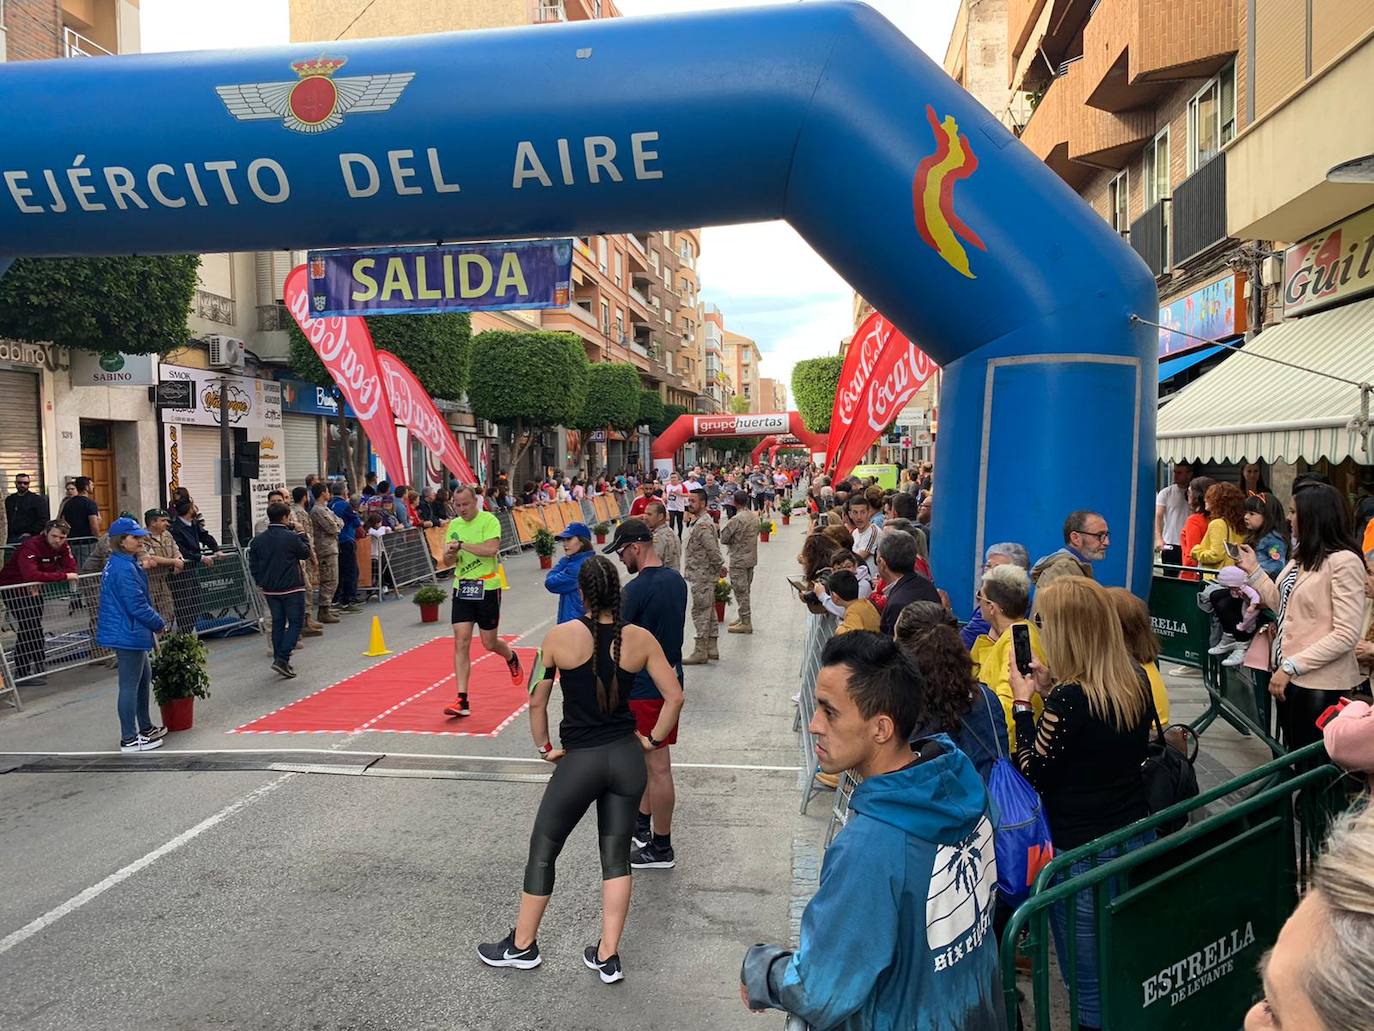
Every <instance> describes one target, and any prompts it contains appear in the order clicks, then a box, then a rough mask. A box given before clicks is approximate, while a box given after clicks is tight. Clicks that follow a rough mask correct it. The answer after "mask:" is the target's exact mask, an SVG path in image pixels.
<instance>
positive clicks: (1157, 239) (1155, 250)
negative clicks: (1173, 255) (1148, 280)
mask: <svg viewBox="0 0 1374 1031" xmlns="http://www.w3.org/2000/svg"><path fill="white" fill-rule="evenodd" d="M1131 246H1132V247H1134V248H1135V252H1136V253H1137V254H1139V255H1140V256H1141V257H1142V258H1144V259H1145V264H1146V265H1148V266H1149V268H1150V271H1151V272H1152V273H1154V275H1155V277H1156V278H1158V277H1159V276H1162V275H1164V273H1165V272H1168V271H1169V268H1170V265H1169V198H1168V197H1165V198H1164V199H1163V200H1161V201H1159V203H1157V204H1155V205H1154V207H1152V208H1149V209H1148V210H1147V211H1146V212H1145V213H1144V214H1143V215H1141V216H1140V217H1139V218H1138V219H1136V220H1135V221H1134V222H1132V223H1131Z"/></svg>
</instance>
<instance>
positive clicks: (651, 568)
mask: <svg viewBox="0 0 1374 1031" xmlns="http://www.w3.org/2000/svg"><path fill="white" fill-rule="evenodd" d="M603 550H604V551H605V553H606V554H608V555H609V554H611V553H615V554H617V555H619V556H620V561H621V562H623V563H624V564H625V568H626V569H627V570H628V571H629V572H631V573H636V574H638V575H637V576H635V578H634V579H633V580H631V581H630V582H629V583H627V584H626V585H625V586H624V587H623V588H622V589H621V592H620V617H621V618H622V619H623V620H624V621H625V622H626V623H632V624H634V625H635V626H638V627H643V628H644V629H645V630H647V631H649V633H651V634H653V635H654V637H656V638H657V639H658V643H659V644H660V645H661V646H662V648H663V654H664V656H665V657H666V658H667V659H668V664H669V665H670V666H672V667H673V669H675V670H676V671H677V679H678V682H679V683H681V681H682V633H683V626H684V624H685V623H686V620H687V581H686V580H684V579H683V578H682V576H681V574H680V573H678V571H677V570H676V569H669V568H668V567H667V566H665V565H664V564H663V562H662V560H660V559H659V557H658V552H657V551H655V550H654V535H653V531H651V530H650V529H649V527H648V526H647V525H646V524H645V523H644V521H643V520H642V519H626V520H625V521H624V522H622V523H621V524H620V525H619V526H618V527H617V528H616V531H615V536H614V537H613V538H612V539H611V543H610V544H608V545H606V547H605V548H604V549H603ZM662 708H663V696H662V695H661V694H659V693H658V689H657V688H655V687H654V681H653V678H652V677H650V676H649V675H648V673H647V672H642V673H639V674H638V675H637V676H636V677H635V683H634V687H633V688H631V689H630V711H631V712H633V713H634V717H635V724H636V726H637V727H638V729H639V732H640V733H641V734H645V735H647V734H649V733H650V732H652V731H653V729H654V725H655V724H656V723H657V722H658V716H659V712H660V710H662ZM676 743H677V727H674V728H673V731H672V733H671V734H669V735H668V736H667V737H666V738H664V739H663V741H662V743H661V744H659V746H658V747H657V748H655V749H654V750H653V751H652V752H649V753H648V754H647V755H646V756H645V757H644V762H645V765H646V766H647V767H648V769H649V784H648V787H646V788H645V789H644V797H643V798H642V799H640V802H639V819H638V821H637V823H636V826H635V833H634V839H633V842H632V844H633V847H634V850H635V851H633V852H632V853H631V855H630V865H631V866H632V867H634V868H635V869H637V870H646V869H647V870H667V869H670V868H671V867H672V866H673V865H674V863H675V862H676V858H675V857H674V855H673V838H672V831H673V806H674V804H675V802H676V792H675V790H674V788H673V763H672V756H671V755H670V754H669V751H668V747H669V746H670V745H673V744H676ZM651 829H652V833H651Z"/></svg>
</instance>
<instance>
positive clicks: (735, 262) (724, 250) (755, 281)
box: [142, 0, 959, 393]
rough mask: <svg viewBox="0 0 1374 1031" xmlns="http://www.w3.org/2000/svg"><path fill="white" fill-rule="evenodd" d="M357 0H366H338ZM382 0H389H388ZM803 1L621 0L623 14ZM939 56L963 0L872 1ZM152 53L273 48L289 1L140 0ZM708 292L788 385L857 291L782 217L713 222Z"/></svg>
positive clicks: (848, 326) (706, 235) (707, 234)
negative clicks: (749, 222) (723, 223)
mask: <svg viewBox="0 0 1374 1031" xmlns="http://www.w3.org/2000/svg"><path fill="white" fill-rule="evenodd" d="M334 2H336V3H340V4H343V3H356V4H357V5H358V9H359V10H361V9H362V6H363V5H365V4H366V3H367V0H334ZM382 2H384V0H382ZM796 2H797V0H617V3H618V6H619V7H620V10H621V12H622V13H623V14H624V15H625V16H626V17H640V16H644V15H654V14H669V13H677V12H681V11H704V10H710V9H713V8H729V7H746V6H760V5H762V4H766V3H796ZM868 3H869V5H870V6H871V7H873V8H875V9H876V10H878V11H879V12H880V13H881V14H883V15H884V16H885V17H886V18H887V19H888V20H889V21H891V22H892V23H893V24H894V25H896V26H897V27H898V28H899V29H900V30H901V31H902V32H904V33H906V35H907V36H908V37H909V38H910V39H911V40H912V41H913V42H915V44H916V45H917V46H919V47H920V48H921V49H922V50H924V51H925V52H926V53H927V54H929V55H930V57H931V58H932V59H933V60H935V61H937V62H939V61H941V60H942V59H943V57H944V52H945V46H946V44H947V43H948V41H949V34H950V31H951V29H952V28H953V25H954V17H955V14H956V13H957V11H958V7H959V3H958V0H868ZM142 15H143V16H142V37H143V39H142V42H143V49H144V50H145V51H147V52H153V51H165V50H197V49H207V48H212V47H213V48H233V47H250V46H270V45H274V44H281V43H285V42H287V41H288V39H289V11H288V6H287V0H234V2H233V3H228V4H226V3H224V2H223V0H143V2H142ZM699 272H700V275H701V281H702V291H701V296H702V299H703V300H704V301H706V302H707V303H708V304H714V305H716V306H717V307H718V308H720V310H721V311H722V312H724V314H725V324H726V326H727V327H728V328H729V329H730V330H732V331H733V332H736V333H743V334H744V335H745V336H748V337H752V338H753V339H754V340H756V341H758V345H759V349H760V350H761V351H762V352H763V362H762V364H761V366H760V369H761V373H762V375H764V376H771V377H773V378H775V379H780V380H782V381H783V382H784V383H788V384H789V393H790V381H791V378H792V366H793V365H794V364H796V362H797V361H798V360H800V359H802V358H815V357H817V356H819V355H824V354H834V353H835V352H836V350H837V349H838V347H839V343H840V340H841V339H843V338H844V337H846V336H848V335H849V333H850V332H851V330H852V329H853V290H852V289H851V288H850V287H849V285H848V284H847V283H846V282H845V281H844V280H843V279H842V278H841V277H840V276H839V275H838V274H837V273H836V272H835V271H834V270H833V269H832V268H831V267H830V266H829V265H828V264H826V262H825V261H824V259H822V258H821V257H820V256H819V255H818V254H816V252H815V251H813V250H812V249H811V247H810V246H809V245H808V244H807V243H806V241H804V240H803V239H802V238H801V237H800V236H798V235H797V234H796V233H795V232H794V231H793V230H792V228H791V227H790V226H788V225H787V224H786V223H784V222H763V223H757V224H752V225H739V226H722V227H712V228H707V229H705V230H704V231H703V234H702V254H701V262H700V266H699Z"/></svg>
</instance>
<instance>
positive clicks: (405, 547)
mask: <svg viewBox="0 0 1374 1031" xmlns="http://www.w3.org/2000/svg"><path fill="white" fill-rule="evenodd" d="M380 542H381V548H380V549H379V550H380V551H381V559H382V564H383V566H384V568H385V570H386V578H385V583H386V584H387V586H389V587H397V588H400V587H409V586H410V585H411V584H418V583H431V584H432V583H434V582H435V579H436V578H435V575H434V560H433V558H431V556H430V554H429V542H428V541H427V540H426V539H425V536H424V530H422V529H421V528H420V527H418V526H412V527H409V528H407V529H405V530H397V531H395V532H393V533H389V534H387V535H386V536H385V537H382V538H381V539H380Z"/></svg>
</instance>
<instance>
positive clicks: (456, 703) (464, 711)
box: [444, 694, 472, 716]
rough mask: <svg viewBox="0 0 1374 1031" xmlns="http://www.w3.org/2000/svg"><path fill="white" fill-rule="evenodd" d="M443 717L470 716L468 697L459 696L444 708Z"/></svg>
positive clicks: (470, 709)
mask: <svg viewBox="0 0 1374 1031" xmlns="http://www.w3.org/2000/svg"><path fill="white" fill-rule="evenodd" d="M444 715H445V716H471V715H472V706H470V705H468V696H467V695H465V694H463V695H459V696H458V697H457V698H455V699H454V700H453V701H451V702H449V703H448V704H447V705H445V706H444Z"/></svg>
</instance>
